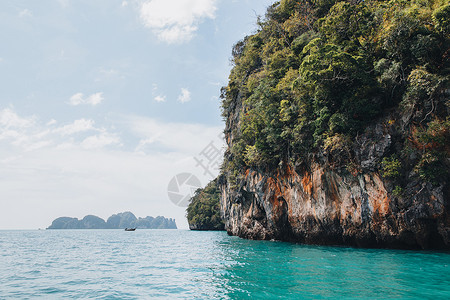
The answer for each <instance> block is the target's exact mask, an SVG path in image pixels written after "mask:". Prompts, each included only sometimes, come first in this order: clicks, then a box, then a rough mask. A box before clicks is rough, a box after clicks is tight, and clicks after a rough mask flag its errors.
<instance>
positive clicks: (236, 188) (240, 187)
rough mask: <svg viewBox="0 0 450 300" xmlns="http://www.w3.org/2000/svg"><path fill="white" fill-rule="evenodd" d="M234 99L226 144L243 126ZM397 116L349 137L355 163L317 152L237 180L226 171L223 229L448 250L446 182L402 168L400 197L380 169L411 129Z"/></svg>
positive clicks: (252, 234) (247, 172) (310, 241)
mask: <svg viewBox="0 0 450 300" xmlns="http://www.w3.org/2000/svg"><path fill="white" fill-rule="evenodd" d="M236 104H237V105H236V106H235V107H234V113H233V114H231V115H230V118H228V122H227V128H226V130H225V132H226V139H227V142H228V145H229V146H231V144H232V141H233V136H232V132H233V130H231V129H232V128H238V127H239V116H238V115H239V114H240V111H241V110H240V108H239V101H236ZM400 119H401V118H400V117H399V116H396V115H393V114H392V113H391V114H387V115H386V116H385V117H384V118H381V119H379V120H378V121H377V122H375V123H374V124H373V125H372V126H369V127H368V128H366V130H365V133H364V134H362V135H359V136H358V137H357V138H356V139H355V140H354V141H353V142H352V148H351V149H349V152H351V155H349V156H348V157H346V156H345V155H343V154H342V153H340V154H339V155H340V156H339V157H340V159H341V160H342V159H343V160H348V162H351V164H348V163H347V166H348V165H352V166H353V168H352V169H349V168H348V167H347V168H343V167H342V161H340V162H336V157H337V155H338V154H336V157H333V153H328V154H326V153H316V154H311V155H310V156H309V158H308V159H307V160H306V161H305V162H303V163H302V164H301V165H297V166H293V165H290V164H283V165H281V166H280V167H279V168H277V169H272V170H270V169H269V170H257V169H251V168H247V169H245V170H242V174H241V176H240V177H239V180H238V181H237V183H233V184H231V183H230V178H229V177H230V174H228V173H226V172H225V173H224V174H223V175H222V176H221V177H220V180H219V185H220V188H221V191H222V194H221V215H222V218H223V219H224V220H225V227H226V230H227V231H228V233H229V234H231V235H236V236H240V237H243V238H249V239H264V240H269V239H277V240H285V241H293V242H300V243H307V244H322V245H350V246H359V247H388V248H408V249H449V248H450V203H449V195H450V193H449V187H448V184H446V183H442V182H441V183H437V184H436V183H435V184H431V183H429V182H426V181H424V180H422V179H421V178H420V177H419V176H418V174H417V173H415V172H414V171H413V170H411V167H408V166H405V167H404V169H403V170H402V175H401V177H402V178H401V179H400V181H402V185H403V186H404V188H403V191H402V193H401V194H400V195H398V194H396V193H395V191H394V189H395V187H394V185H395V184H394V181H393V180H392V179H390V178H385V177H383V176H382V174H381V172H380V164H381V161H382V158H383V157H385V156H386V155H388V154H389V153H392V152H395V151H397V150H396V149H397V148H399V147H400V145H399V143H401V141H402V140H404V137H403V135H404V134H405V132H408V131H410V130H413V129H412V128H409V129H405V126H406V123H404V122H401V120H400ZM392 120H400V121H398V122H392ZM406 127H407V126H406ZM338 151H339V150H338ZM410 156H411V157H410V159H411V160H414V159H415V157H414V156H415V154H414V153H411V154H410ZM406 164H408V162H407V161H406ZM397 181H398V180H397Z"/></svg>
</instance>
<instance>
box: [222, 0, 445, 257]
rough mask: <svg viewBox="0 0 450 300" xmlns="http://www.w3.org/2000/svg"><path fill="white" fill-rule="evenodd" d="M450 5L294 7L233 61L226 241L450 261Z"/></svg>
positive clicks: (371, 1)
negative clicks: (383, 251)
mask: <svg viewBox="0 0 450 300" xmlns="http://www.w3.org/2000/svg"><path fill="white" fill-rule="evenodd" d="M449 18H450V5H449V4H448V2H437V1H430V2H427V3H425V2H423V3H422V4H420V5H418V4H416V3H415V2H410V1H404V2H398V1H389V2H385V1H383V2H382V1H375V0H367V1H334V0H332V1H294V0H282V1H280V2H278V3H275V4H274V5H272V6H271V7H269V9H268V11H267V14H266V18H265V19H264V20H259V22H258V25H259V29H258V31H257V32H256V33H255V34H253V35H251V36H248V37H246V38H245V39H243V40H242V41H240V42H238V43H237V44H236V45H235V46H234V48H233V52H232V54H233V57H232V62H233V63H234V67H233V69H232V71H231V73H230V76H229V83H228V86H227V87H225V88H224V89H223V90H222V95H221V97H222V109H223V110H222V111H223V117H224V119H225V121H226V127H225V131H224V132H225V137H226V142H227V145H228V148H227V150H226V153H225V158H224V164H223V167H222V173H221V175H220V176H219V179H218V184H219V187H220V190H221V216H222V218H223V219H224V222H225V229H226V230H227V231H228V233H229V234H232V235H237V236H240V237H244V238H252V239H280V240H288V241H294V242H301V243H311V244H339V245H352V246H363V247H393V248H414V249H417V248H419V249H430V248H439V249H450V199H449V198H450V191H449V181H450V117H449V112H450V101H449V98H450V88H449V87H450V84H449V74H450V65H449V59H448V56H449V53H450V52H449V51H450V50H449V49H450V39H449V36H450V27H449V26H448V21H447V20H448V19H449Z"/></svg>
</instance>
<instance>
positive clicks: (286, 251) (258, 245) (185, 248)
mask: <svg viewBox="0 0 450 300" xmlns="http://www.w3.org/2000/svg"><path fill="white" fill-rule="evenodd" d="M0 249H1V252H0V299H24V298H43V299H61V298H64V299H71V298H73V299H79V298H95V299H327V298H333V299H335V298H361V299H363V298H364V299H366V298H372V299H386V298H399V299H400V298H401V299H405V298H409V299H423V298H429V299H431V298H433V299H449V298H450V254H449V253H440V252H417V251H398V250H396V251H393V250H370V249H369V250H367V249H352V248H340V247H318V246H302V245H295V244H289V243H282V242H268V241H248V240H243V239H239V238H236V237H229V236H227V235H226V233H224V232H193V231H187V230H137V231H135V232H125V231H121V230H61V231H49V230H47V231H0Z"/></svg>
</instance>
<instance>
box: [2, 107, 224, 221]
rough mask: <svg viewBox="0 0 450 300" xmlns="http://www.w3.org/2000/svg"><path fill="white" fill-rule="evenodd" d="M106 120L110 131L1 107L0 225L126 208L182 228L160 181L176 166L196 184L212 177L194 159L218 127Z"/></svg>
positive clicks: (124, 118) (165, 180)
mask: <svg viewBox="0 0 450 300" xmlns="http://www.w3.org/2000/svg"><path fill="white" fill-rule="evenodd" d="M110 121H111V122H113V123H114V128H115V129H112V128H113V127H112V126H111V127H109V129H108V130H106V129H105V128H103V127H99V125H97V123H94V120H90V119H86V118H84V119H78V120H75V121H73V122H71V123H69V124H67V123H66V124H62V125H60V126H57V125H55V124H59V123H60V122H57V123H55V122H52V121H51V122H48V120H47V119H46V120H45V121H40V120H39V118H37V117H36V116H21V115H19V114H17V113H16V112H15V111H14V110H13V109H12V108H7V109H3V110H1V109H0V178H2V180H0V206H1V207H2V208H3V209H2V210H0V228H38V227H41V228H43V227H45V226H48V225H50V223H51V221H52V220H53V219H54V218H56V217H59V216H64V215H67V216H74V217H78V218H82V217H83V216H84V215H87V214H95V215H99V216H100V217H103V218H107V217H108V216H110V215H111V214H113V213H117V212H121V211H126V210H131V211H134V212H135V213H136V214H139V215H140V216H146V215H153V216H157V215H164V216H166V217H172V218H176V220H177V225H178V226H179V227H182V228H183V227H184V228H186V227H187V223H186V219H185V209H184V208H181V207H177V206H175V205H174V204H172V202H170V200H169V198H168V196H167V185H168V183H169V181H170V180H171V179H172V178H173V176H175V175H176V174H179V173H183V172H189V173H192V174H194V175H195V176H197V177H198V178H199V179H200V181H201V183H202V184H203V185H205V184H206V183H207V182H208V181H209V180H211V178H210V177H209V175H205V174H204V172H203V169H202V168H200V167H199V166H197V165H196V162H195V160H194V159H193V157H195V156H198V155H199V153H200V152H201V151H202V150H203V149H204V148H205V147H206V146H207V145H208V144H209V143H210V142H211V141H212V140H214V139H215V140H216V141H217V136H218V134H219V133H220V131H221V127H220V126H217V127H209V126H205V125H201V124H188V123H167V122H161V121H158V120H155V119H150V118H145V117H139V116H115V117H113V118H112V119H111V120H110ZM75 133H79V134H75ZM121 134H125V135H126V137H127V138H126V139H125V140H124V141H122V140H121ZM122 143H124V144H122ZM216 145H217V147H218V148H220V147H221V145H220V142H217V144H216ZM24 207H26V209H24ZM37 210H39V211H40V212H42V213H39V214H36V213H35V212H36V211H37ZM17 216H21V220H22V221H21V222H20V223H18V222H17ZM23 220H25V221H23Z"/></svg>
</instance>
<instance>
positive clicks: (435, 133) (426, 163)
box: [411, 118, 450, 183]
mask: <svg viewBox="0 0 450 300" xmlns="http://www.w3.org/2000/svg"><path fill="white" fill-rule="evenodd" d="M411 142H412V144H413V146H414V147H415V148H416V149H417V150H419V151H420V153H421V156H420V159H419V161H418V163H417V164H416V166H415V168H414V170H415V171H416V172H417V173H418V174H419V176H420V177H421V178H422V179H424V180H427V181H429V182H431V183H438V182H442V181H443V182H445V181H446V180H447V178H448V176H449V175H450V174H449V171H448V168H447V167H446V160H447V159H448V157H449V156H450V155H449V154H450V149H449V145H450V118H447V119H446V120H439V119H434V120H433V121H431V122H430V123H429V124H428V127H427V128H426V130H425V129H418V130H417V131H416V132H415V133H414V134H413V137H412V139H411Z"/></svg>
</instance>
